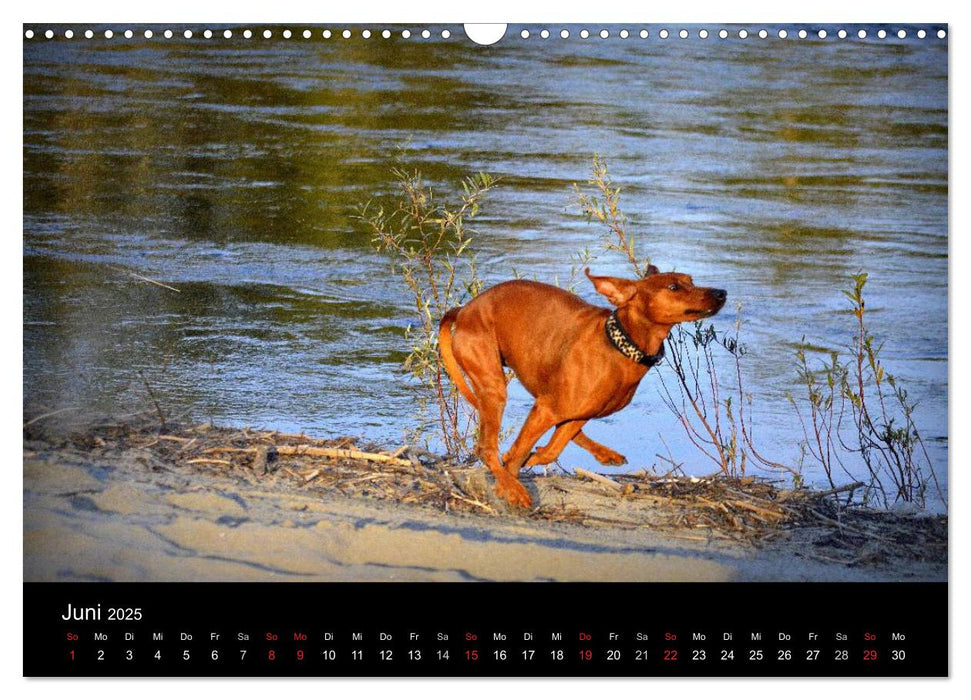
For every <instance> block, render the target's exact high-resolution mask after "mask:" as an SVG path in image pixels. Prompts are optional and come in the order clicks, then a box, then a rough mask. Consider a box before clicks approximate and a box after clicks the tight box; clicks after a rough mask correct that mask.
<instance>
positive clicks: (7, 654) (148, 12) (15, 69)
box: [0, 0, 971, 700]
mask: <svg viewBox="0 0 971 700" xmlns="http://www.w3.org/2000/svg"><path fill="white" fill-rule="evenodd" d="M955 5H956V3H951V2H944V1H943V0H921V1H920V2H915V1H914V0H911V2H901V1H898V0H887V1H884V2H880V3H876V2H873V3H856V4H852V5H851V4H850V3H847V2H846V1H845V0H813V1H812V2H808V3H806V4H805V5H804V6H800V5H799V4H796V3H782V2H778V0H775V1H772V2H770V1H768V0H761V1H758V2H752V1H748V2H742V1H736V2H731V3H729V2H714V1H711V0H696V1H695V2H690V3H648V2H647V1H646V0H639V1H638V2H631V1H630V0H616V1H615V2H613V3H583V4H582V5H580V6H577V5H573V6H569V5H567V3H565V2H551V1H544V2H534V3H530V4H529V5H528V6H527V5H525V3H523V2H522V1H521V0H519V1H516V0H490V1H489V2H483V3H469V2H455V1H454V0H452V1H449V2H445V1H443V0H428V1H425V2H421V3H402V2H400V1H398V2H390V0H374V1H372V2H369V3H357V4H354V3H336V4H330V3H321V4H319V5H317V6H311V5H309V4H308V3H305V2H293V1H289V0H273V2H272V3H268V4H267V5H265V6H263V5H261V4H256V3H251V4H245V5H244V4H243V3H239V2H226V1H225V0H222V1H220V2H209V3H200V2H198V0H195V1H190V0H167V1H166V2H164V3H159V4H158V5H155V6H152V5H149V4H147V3H146V4H142V3H133V2H131V1H130V0H125V1H120V0H112V1H103V0H90V1H89V2H86V3H78V2H76V1H74V2H68V1H66V0H52V1H48V2H44V3H38V4H32V5H28V6H26V7H25V6H21V7H17V8H16V9H15V12H16V14H17V15H18V16H16V17H11V18H10V20H9V21H6V22H4V23H3V24H2V25H0V26H2V27H4V28H5V29H6V30H7V31H5V32H4V34H3V35H2V36H3V39H5V42H4V43H3V44H2V45H0V51H3V52H4V58H5V59H6V60H4V62H3V66H4V71H5V73H6V76H5V77H6V80H5V81H4V82H3V84H4V85H7V86H9V87H8V89H9V90H14V89H17V88H22V79H23V75H22V53H21V45H20V42H19V40H17V39H18V38H19V39H20V40H22V35H21V34H20V32H21V28H20V25H21V24H22V23H24V22H31V23H34V22H59V23H63V22H77V23H81V22H111V23H114V22H159V21H162V22H164V21H171V22H173V23H190V22H191V23H196V22H198V23H205V22H216V21H219V22H227V21H232V22H249V23H262V22H274V23H276V22H295V23H296V22H302V23H309V22H323V21H326V22H333V23H335V24H337V23H347V22H355V23H357V22H360V23H365V22H366V23H370V24H377V23H382V22H386V23H392V22H395V23H400V22H408V23H426V22H434V23H437V24H441V23H460V22H469V21H473V22H476V21H477V22H508V23H528V22H549V23H551V24H552V20H555V21H556V22H557V23H567V22H571V23H572V22H589V23H590V24H591V26H594V25H595V24H598V23H611V22H632V21H639V22H644V23H659V22H664V23H672V24H674V23H706V22H710V23H712V24H715V23H731V22H748V21H749V20H752V19H755V20H758V21H759V22H764V23H767V24H768V23H775V22H807V23H809V22H819V23H838V22H847V23H849V22H864V23H865V22H874V21H877V22H883V23H894V22H901V23H921V22H926V23H939V22H948V21H950V22H951V26H950V28H949V34H950V36H949V37H948V42H949V50H950V56H951V66H950V72H949V80H950V86H951V114H950V134H951V144H950V146H951V148H950V154H951V168H952V169H951V185H950V192H952V193H954V192H965V193H966V192H968V191H969V190H968V186H967V184H966V180H967V177H966V172H967V156H968V153H967V146H966V139H965V138H964V137H963V131H962V130H961V129H959V128H956V127H957V125H963V124H967V111H968V110H967V109H966V108H965V105H966V100H967V94H968V91H967V89H966V88H967V78H966V76H967V74H966V73H965V72H964V69H965V68H966V51H965V49H964V47H963V46H962V45H961V41H960V39H957V40H955V38H954V37H955V35H957V36H958V37H960V35H961V29H964V28H965V27H966V26H967V25H966V24H964V23H963V22H959V21H958V20H959V19H963V17H960V18H959V17H957V16H956V11H955V10H954V7H955ZM8 8H9V6H8ZM8 8H5V9H4V10H3V14H4V15H5V16H6V15H7V14H14V12H11V10H10V9H8ZM21 92H22V90H21ZM11 102H14V100H11ZM3 118H4V120H5V122H6V123H5V125H4V126H5V127H6V128H5V129H4V134H5V135H6V138H5V139H4V150H3V155H4V156H5V157H4V159H3V162H4V163H5V166H4V172H3V186H4V187H3V192H4V193H5V194H4V198H5V201H4V204H5V205H6V206H4V208H3V212H4V218H5V219H6V224H7V225H6V226H5V227H4V232H5V235H4V236H3V238H2V240H3V245H4V247H7V246H9V247H10V249H9V250H4V251H3V252H4V253H5V254H3V255H2V256H0V261H2V262H0V264H2V266H3V267H2V272H0V279H2V280H3V282H2V284H3V285H4V286H3V291H4V295H3V298H4V300H5V301H4V303H3V304H2V306H0V309H2V313H3V316H2V319H0V320H2V322H3V323H4V327H5V328H8V329H10V330H8V333H14V334H15V337H18V336H19V338H20V342H22V333H18V332H17V329H20V328H22V304H21V302H20V299H21V297H22V289H23V286H22V238H21V231H22V227H23V217H22V203H23V197H22V167H21V163H22V158H23V156H22V131H23V129H22V110H21V108H20V107H19V106H17V105H16V104H8V105H7V108H6V109H5V110H4V112H3ZM967 199H968V198H967V197H966V196H965V197H963V198H961V197H954V196H952V197H951V205H952V209H951V259H950V267H951V270H953V271H955V272H956V273H957V274H955V275H953V276H952V277H951V280H950V294H951V301H950V308H952V309H956V310H957V311H956V312H955V313H953V314H951V334H952V339H953V343H952V345H951V347H950V355H949V357H950V367H951V377H950V383H949V396H950V397H951V412H952V413H951V420H950V428H953V427H960V426H963V425H964V420H963V419H964V418H966V417H967V410H966V402H965V401H962V400H960V399H961V397H962V396H963V395H964V392H965V391H966V390H968V389H969V388H971V387H969V384H968V373H967V371H965V370H964V369H963V368H962V366H961V365H962V359H963V358H964V357H966V353H965V352H964V351H965V349H966V344H965V342H963V341H962V339H961V337H960V336H961V333H962V332H963V331H964V330H965V329H966V326H965V324H964V323H962V318H961V314H962V313H966V311H961V309H963V308H964V307H965V305H964V301H965V300H967V283H966V282H965V281H964V280H967V279H968V277H969V275H967V274H962V271H963V270H964V263H966V262H967V261H968V257H967V244H966V242H965V241H966V240H967V237H968V236H969V235H971V231H969V230H968V227H967V226H965V223H966V222H967V218H968V217H967ZM15 346H16V347H13V348H10V347H7V348H4V350H3V352H4V353H5V359H7V361H8V362H9V363H11V364H14V365H15V366H20V367H22V350H21V348H20V347H19V345H18V344H17V343H15ZM21 371H22V370H21ZM7 383H9V386H5V387H4V388H5V389H6V391H5V392H4V395H5V396H6V397H7V398H6V400H5V402H4V404H3V416H2V417H3V418H4V420H2V421H0V426H3V427H2V429H3V431H4V432H3V437H4V438H6V439H4V440H3V441H2V442H0V444H2V445H7V446H11V447H13V446H16V445H17V444H18V442H19V441H20V437H19V432H20V431H19V425H20V423H21V421H22V418H21V415H22V400H21V399H22V397H21V392H22V378H21V373H14V377H13V378H12V379H10V380H8V382H7ZM965 432H967V431H964V430H953V429H949V432H948V434H949V440H950V445H949V453H950V461H951V464H952V465H954V468H953V469H952V470H951V474H950V479H949V482H948V485H949V490H950V493H951V503H952V508H951V555H952V560H951V561H952V564H951V571H950V577H949V578H950V582H951V583H950V588H951V590H952V591H957V586H958V585H960V584H963V583H964V582H965V581H966V577H965V575H964V573H965V561H963V560H960V559H958V558H957V555H958V554H959V550H960V548H959V547H958V546H957V543H962V544H963V543H966V542H967V539H966V537H965V535H966V527H965V525H964V520H963V517H962V516H961V509H960V508H954V507H953V504H959V505H963V504H964V503H965V502H966V496H967V494H966V493H965V491H966V490H965V488H964V483H965V481H964V478H963V477H962V466H964V467H967V466H968V462H967V459H966V458H967V456H968V450H967V441H966V438H963V436H962V433H965ZM18 464H19V459H17V458H16V450H15V452H14V459H11V460H8V463H7V464H6V465H5V470H6V472H7V474H8V475H11V474H14V473H15V470H18ZM7 479H9V480H11V481H12V482H13V483H4V486H5V488H4V489H3V494H4V504H3V505H4V508H3V518H4V521H3V525H4V526H6V530H5V531H6V532H8V533H20V532H22V511H23V501H22V489H21V488H18V487H19V486H20V484H21V480H20V479H19V478H16V479H15V478H13V477H11V476H8V477H7ZM5 482H6V480H5ZM8 537H11V538H13V537H14V535H8ZM14 541H15V542H16V543H17V545H16V546H15V547H14V549H15V550H16V551H15V552H14V553H11V554H8V555H7V556H8V558H9V560H8V563H7V567H6V568H5V571H6V572H7V576H6V580H5V581H4V584H3V593H4V594H6V595H5V596H4V599H6V600H8V601H9V600H15V601H19V603H20V605H18V606H16V609H15V610H12V611H11V614H10V615H9V616H8V617H7V619H12V620H17V619H20V620H22V619H23V616H22V614H21V609H22V600H21V596H22V576H21V573H22V562H23V556H22V538H21V537H16V538H15V540H14ZM950 597H951V611H952V612H951V633H950V637H951V646H950V660H951V673H952V680H951V681H950V682H939V681H908V680H877V681H828V680H824V681H818V682H805V681H803V682H799V681H775V680H746V681H735V680H731V681H724V680H709V681H687V680H656V679H652V680H636V681H624V680H617V681H584V680H569V681H551V680H547V681H501V680H494V681H492V680H490V681H448V680H441V681H426V682H416V681H399V682H396V681H363V680H356V681H329V682H326V683H322V682H319V681H302V680H289V681H273V680H265V681H263V680H245V681H244V680H239V681H235V680H234V681H216V680H199V681H188V680H178V681H167V682H158V683H150V682H145V681H123V680H114V681H83V682H71V681H37V680H31V681H25V680H23V679H21V678H20V676H21V674H22V668H23V666H22V646H21V645H22V642H21V640H22V636H21V637H20V638H18V636H17V633H16V627H17V625H16V622H15V623H14V625H11V626H10V627H12V628H13V629H7V630H6V633H5V634H3V636H2V637H3V638H2V641H0V664H2V669H3V678H4V680H8V679H20V680H19V681H15V683H14V684H9V683H5V684H4V685H5V686H8V687H9V686H10V685H15V686H16V687H17V689H18V690H19V691H22V692H23V693H25V694H26V693H30V695H31V696H36V697H42V698H47V697H51V698H53V697H55V696H56V697H64V696H70V695H73V694H75V693H85V694H87V693H97V694H98V695H99V696H100V697H104V698H113V697H119V698H130V697H131V696H132V695H133V694H137V695H138V696H139V697H140V698H155V697H158V698H166V699H168V698H169V696H170V695H172V694H176V693H177V694H180V695H181V694H183V693H185V692H186V691H190V693H191V695H192V696H196V695H197V694H198V695H202V694H205V695H211V694H213V693H219V694H226V693H227V692H228V693H232V694H233V697H234V698H235V697H239V698H250V697H265V696H267V695H268V694H271V693H274V694H275V693H281V692H282V693H288V694H293V696H294V697H297V696H298V695H301V696H302V695H305V694H314V695H316V696H322V695H330V696H331V697H346V696H349V695H351V694H355V695H357V694H361V693H362V692H364V693H369V692H374V693H380V694H382V695H393V696H394V697H395V698H398V697H400V696H402V695H403V696H405V697H418V696H420V697H422V698H433V697H434V698H438V697H442V698H450V699H456V698H461V699H462V700H472V699H473V698H480V697H482V698H484V697H490V698H492V697H493V696H494V695H495V694H497V693H501V694H503V695H508V694H509V693H512V694H513V695H519V694H525V693H527V692H528V693H529V694H531V695H547V694H549V695H551V696H553V697H556V698H557V700H559V699H560V698H580V697H583V698H585V699H589V696H591V695H593V694H597V693H602V692H604V691H607V692H609V693H612V694H613V693H623V695H624V697H644V696H646V695H647V694H656V693H675V694H678V695H682V694H684V693H685V691H687V692H688V693H689V694H692V695H693V694H695V693H699V694H700V693H704V694H705V695H718V696H726V695H727V696H736V695H739V696H741V695H742V694H744V696H745V697H746V698H752V697H757V696H760V695H762V694H763V693H764V694H765V695H766V696H767V695H768V694H772V695H774V696H778V695H780V694H784V695H785V696H787V697H792V696H795V697H803V696H804V697H816V696H817V695H822V694H827V695H828V694H830V693H832V692H833V691H834V690H836V689H839V690H840V691H844V690H845V691H848V692H849V693H853V694H861V693H867V694H870V693H874V692H876V693H880V695H881V696H884V695H885V696H888V697H895V696H903V695H904V694H906V695H907V696H911V695H915V694H918V693H922V692H925V691H928V690H929V691H930V692H933V693H934V694H935V695H940V696H942V697H947V696H955V695H956V692H955V691H956V689H957V688H958V687H959V684H958V683H955V682H954V680H955V679H959V678H967V677H968V675H969V674H968V672H967V670H966V669H967V666H968V664H967V663H966V660H967V659H968V658H971V656H969V651H971V649H969V644H968V642H967V641H966V638H965V634H964V633H965V632H967V631H968V626H967V625H966V624H964V623H965V622H966V620H967V608H968V606H967V604H966V603H965V602H964V598H963V596H962V595H960V594H956V593H952V594H951V596H950ZM915 604H919V603H918V602H916V601H915ZM14 692H17V691H14Z"/></svg>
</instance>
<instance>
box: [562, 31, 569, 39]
mask: <svg viewBox="0 0 971 700" xmlns="http://www.w3.org/2000/svg"><path fill="white" fill-rule="evenodd" d="M560 38H561V39H569V38H570V30H568V29H564V30H562V31H561V32H560Z"/></svg>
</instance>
